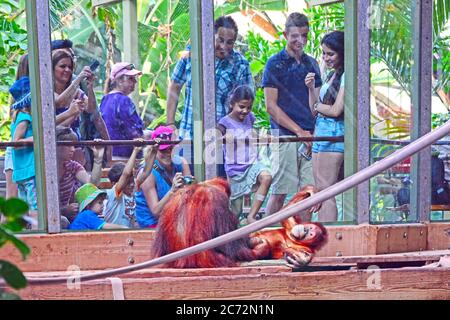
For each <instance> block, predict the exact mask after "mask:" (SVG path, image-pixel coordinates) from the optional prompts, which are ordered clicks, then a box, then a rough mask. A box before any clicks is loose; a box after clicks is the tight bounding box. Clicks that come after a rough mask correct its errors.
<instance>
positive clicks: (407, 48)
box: [371, 0, 450, 95]
mask: <svg viewBox="0 0 450 320" xmlns="http://www.w3.org/2000/svg"><path fill="white" fill-rule="evenodd" d="M373 2H374V3H373V6H374V7H376V8H378V11H377V14H378V15H379V16H378V17H377V19H375V20H377V21H378V23H377V24H376V25H375V26H374V28H372V32H371V54H372V56H373V57H374V58H375V59H376V60H379V61H382V62H383V63H384V64H385V65H386V66H387V67H388V68H389V71H390V73H391V74H392V76H393V77H394V78H395V80H396V81H397V82H398V83H399V84H400V86H401V87H402V88H403V89H404V90H405V91H406V92H407V93H408V94H409V95H411V76H412V74H411V70H412V69H411V66H412V61H413V44H412V39H413V34H412V6H411V1H409V0H397V1H392V0H377V1H373ZM433 7H434V12H433V55H434V59H433V70H434V71H438V70H439V71H440V73H441V75H440V76H439V77H438V79H437V80H438V81H437V83H436V86H435V89H436V90H438V89H445V90H448V85H449V80H450V72H449V71H450V65H449V61H450V52H449V50H448V48H449V45H450V41H449V37H448V35H447V36H445V31H446V30H447V31H448V29H447V28H448V21H449V18H450V0H434V6H433Z"/></svg>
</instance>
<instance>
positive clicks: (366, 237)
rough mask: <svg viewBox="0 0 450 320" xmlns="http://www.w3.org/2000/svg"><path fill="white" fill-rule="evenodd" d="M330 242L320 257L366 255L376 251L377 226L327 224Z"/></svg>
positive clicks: (320, 253) (320, 252) (321, 251)
mask: <svg viewBox="0 0 450 320" xmlns="http://www.w3.org/2000/svg"><path fill="white" fill-rule="evenodd" d="M327 231H328V243H327V244H326V245H325V246H324V247H323V248H322V249H321V250H320V251H319V252H318V253H317V256H318V257H336V256H338V257H339V256H351V255H365V254H375V253H376V228H375V227H374V226H370V225H368V224H365V225H357V226H327Z"/></svg>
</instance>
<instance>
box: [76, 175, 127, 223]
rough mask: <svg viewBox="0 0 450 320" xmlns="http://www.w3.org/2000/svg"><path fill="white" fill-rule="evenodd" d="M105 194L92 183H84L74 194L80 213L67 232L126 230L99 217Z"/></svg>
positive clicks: (101, 212)
mask: <svg viewBox="0 0 450 320" xmlns="http://www.w3.org/2000/svg"><path fill="white" fill-rule="evenodd" d="M105 199H106V192H105V191H103V190H100V189H98V188H97V187H96V186H95V185H94V184H92V183H86V184H84V185H83V186H81V187H80V188H78V190H77V191H76V192H75V200H76V201H77V202H78V204H79V205H80V209H79V211H80V213H78V215H77V216H76V217H75V220H74V221H73V222H72V223H71V224H70V225H69V230H101V229H124V228H125V229H126V228H127V227H125V226H122V225H118V224H112V223H107V222H105V220H103V219H101V218H100V217H99V216H100V215H102V214H103V208H104V204H103V203H104V201H105Z"/></svg>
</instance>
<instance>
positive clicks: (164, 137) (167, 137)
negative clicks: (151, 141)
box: [156, 133, 172, 140]
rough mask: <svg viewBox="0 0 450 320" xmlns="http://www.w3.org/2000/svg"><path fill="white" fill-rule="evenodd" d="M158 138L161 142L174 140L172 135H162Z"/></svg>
mask: <svg viewBox="0 0 450 320" xmlns="http://www.w3.org/2000/svg"><path fill="white" fill-rule="evenodd" d="M156 137H157V138H160V139H161V140H172V134H171V133H160V134H158V135H157V136H156Z"/></svg>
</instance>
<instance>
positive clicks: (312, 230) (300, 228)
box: [291, 223, 322, 241]
mask: <svg viewBox="0 0 450 320" xmlns="http://www.w3.org/2000/svg"><path fill="white" fill-rule="evenodd" d="M291 234H292V236H293V237H295V238H296V239H297V240H301V241H306V240H311V239H315V238H317V237H318V236H319V235H320V234H322V230H320V228H319V227H318V226H317V225H315V224H312V223H305V224H297V225H295V226H294V227H293V228H292V230H291Z"/></svg>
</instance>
